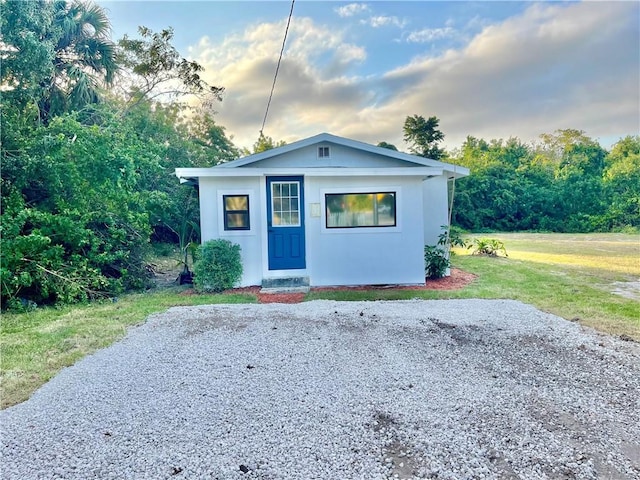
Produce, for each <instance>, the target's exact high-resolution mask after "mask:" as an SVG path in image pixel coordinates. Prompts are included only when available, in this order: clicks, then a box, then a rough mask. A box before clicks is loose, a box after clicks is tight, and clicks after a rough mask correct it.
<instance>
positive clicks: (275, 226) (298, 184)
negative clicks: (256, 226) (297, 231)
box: [269, 180, 302, 228]
mask: <svg viewBox="0 0 640 480" xmlns="http://www.w3.org/2000/svg"><path fill="white" fill-rule="evenodd" d="M283 183H286V184H288V185H293V184H294V183H295V184H296V185H297V187H298V195H297V198H298V223H297V224H290V225H276V224H275V223H273V214H274V212H275V210H274V208H273V200H274V198H273V185H274V184H280V185H282V184H283ZM270 187H271V192H269V193H270V195H269V196H270V197H271V199H270V200H271V205H270V206H271V226H272V227H273V228H287V227H300V226H301V225H302V218H300V216H301V215H302V212H301V210H302V202H301V200H300V196H301V192H300V187H301V185H300V181H299V180H282V181H280V180H273V181H271V184H270Z"/></svg>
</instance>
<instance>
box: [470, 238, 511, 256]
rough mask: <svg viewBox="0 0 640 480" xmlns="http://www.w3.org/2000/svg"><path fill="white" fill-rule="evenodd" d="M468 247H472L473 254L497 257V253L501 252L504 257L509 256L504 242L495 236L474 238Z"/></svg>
mask: <svg viewBox="0 0 640 480" xmlns="http://www.w3.org/2000/svg"><path fill="white" fill-rule="evenodd" d="M468 248H473V252H472V253H473V255H488V256H490V257H497V256H498V254H499V253H502V254H503V255H504V256H505V257H508V256H509V255H507V249H506V248H505V247H504V243H502V241H500V240H498V239H497V238H474V239H473V243H472V244H471V245H469V247H468Z"/></svg>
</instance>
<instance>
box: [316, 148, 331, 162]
mask: <svg viewBox="0 0 640 480" xmlns="http://www.w3.org/2000/svg"><path fill="white" fill-rule="evenodd" d="M325 149H326V151H327V154H326V155H324V151H325ZM321 152H322V154H321ZM318 158H323V159H324V158H331V148H329V147H328V146H326V145H325V146H320V147H318Z"/></svg>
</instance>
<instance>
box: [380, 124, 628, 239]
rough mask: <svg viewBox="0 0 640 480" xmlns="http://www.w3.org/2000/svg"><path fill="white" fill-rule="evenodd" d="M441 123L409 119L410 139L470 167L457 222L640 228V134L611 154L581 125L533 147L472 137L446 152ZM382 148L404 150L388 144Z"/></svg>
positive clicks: (491, 226)
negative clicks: (442, 142)
mask: <svg viewBox="0 0 640 480" xmlns="http://www.w3.org/2000/svg"><path fill="white" fill-rule="evenodd" d="M439 122H440V121H439V119H438V118H437V117H429V118H428V119H425V118H424V117H422V116H420V115H413V116H410V117H407V119H406V121H405V123H404V126H403V132H404V139H405V141H406V142H407V143H408V144H409V150H410V152H411V153H413V154H415V155H420V156H423V157H427V158H432V159H436V160H442V161H448V162H449V161H450V162H452V163H455V164H457V165H461V166H464V167H467V168H469V169H470V171H471V175H470V176H468V177H465V178H463V179H461V180H459V181H458V182H456V190H455V208H454V210H453V217H452V223H453V224H454V225H457V226H459V227H461V228H463V229H465V230H469V231H483V230H485V231H516V230H537V231H547V232H574V233H576V232H583V233H585V232H610V231H622V230H626V231H633V232H637V231H638V229H639V228H640V136H627V137H625V138H622V139H620V140H619V141H618V142H617V143H615V144H614V145H613V147H612V148H611V150H610V151H607V150H605V149H604V148H603V147H602V146H601V145H600V144H599V143H598V142H597V141H596V140H593V139H592V138H589V137H588V136H586V135H585V133H584V132H583V131H580V130H574V129H565V130H558V131H556V132H554V133H552V134H543V135H541V136H540V139H539V141H537V142H533V143H530V144H527V143H524V142H522V141H521V140H519V139H518V138H509V139H508V140H506V141H505V140H502V139H499V140H491V141H488V142H487V141H486V140H483V139H479V138H475V137H472V136H468V137H467V139H466V140H465V141H464V143H463V144H462V146H461V147H460V148H458V149H454V150H453V151H452V152H446V151H445V150H444V149H442V148H440V147H439V143H440V142H441V141H442V140H443V139H444V134H443V133H442V132H441V131H440V130H439V128H438V127H439ZM378 146H382V147H385V148H392V149H394V150H397V149H396V147H395V146H394V145H390V144H388V143H386V142H381V143H379V144H378ZM452 193H453V192H452Z"/></svg>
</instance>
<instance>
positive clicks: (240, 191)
mask: <svg viewBox="0 0 640 480" xmlns="http://www.w3.org/2000/svg"><path fill="white" fill-rule="evenodd" d="M225 195H231V196H235V195H247V196H248V197H249V229H248V230H225V229H224V197H225ZM256 198H257V196H256V191H255V190H251V189H246V188H237V189H232V190H218V191H217V192H216V199H217V203H218V208H217V212H218V235H219V236H220V237H245V236H252V235H257V232H258V231H257V227H258V225H257V219H258V217H256V215H257V213H256V209H257V210H260V209H259V208H258V207H257V206H256V204H255V202H256Z"/></svg>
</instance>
